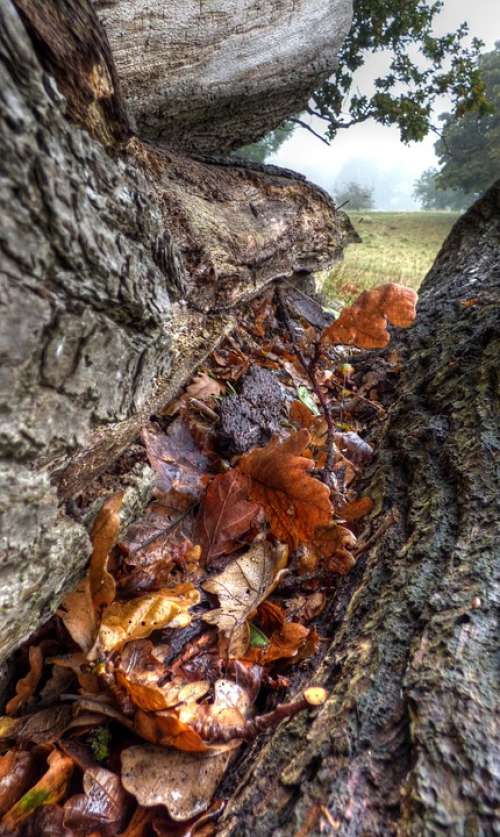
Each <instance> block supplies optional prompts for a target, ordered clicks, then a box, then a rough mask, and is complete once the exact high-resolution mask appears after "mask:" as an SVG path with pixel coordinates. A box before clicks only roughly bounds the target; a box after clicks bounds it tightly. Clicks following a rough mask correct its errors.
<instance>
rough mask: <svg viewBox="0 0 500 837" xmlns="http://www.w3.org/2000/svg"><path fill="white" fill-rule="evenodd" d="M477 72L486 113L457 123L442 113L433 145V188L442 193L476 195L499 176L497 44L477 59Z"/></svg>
mask: <svg viewBox="0 0 500 837" xmlns="http://www.w3.org/2000/svg"><path fill="white" fill-rule="evenodd" d="M479 69H480V72H481V76H482V78H483V80H484V83H485V89H486V95H487V96H488V99H489V100H490V102H491V105H492V107H491V109H490V112H489V113H486V114H483V115H482V116H478V115H477V114H472V113H466V114H464V115H462V116H461V117H460V118H459V119H456V118H455V117H454V115H453V114H451V113H445V114H443V115H442V116H441V117H440V118H441V121H442V123H443V127H442V129H441V138H440V139H439V140H438V142H436V144H435V150H436V154H437V156H438V159H439V162H440V164H441V168H440V170H439V172H438V173H437V175H436V184H437V185H438V187H439V188H442V189H455V190H460V191H462V193H470V194H476V195H479V194H481V193H482V192H484V191H485V190H486V189H487V188H488V186H490V185H491V184H492V183H493V181H494V180H496V178H497V177H498V175H499V173H500V41H497V43H496V44H495V49H494V50H492V51H491V52H486V53H484V54H483V55H481V57H480V59H479Z"/></svg>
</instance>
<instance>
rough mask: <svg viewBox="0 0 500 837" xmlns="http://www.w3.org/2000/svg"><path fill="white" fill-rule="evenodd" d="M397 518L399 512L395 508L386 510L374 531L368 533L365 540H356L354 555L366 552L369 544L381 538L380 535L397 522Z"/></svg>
mask: <svg viewBox="0 0 500 837" xmlns="http://www.w3.org/2000/svg"><path fill="white" fill-rule="evenodd" d="M398 520H399V512H398V510H397V509H391V510H390V511H388V512H387V514H386V515H385V516H384V519H383V520H382V522H381V524H380V526H379V527H378V528H377V529H376V530H375V532H373V533H372V534H371V535H370V537H369V538H367V539H366V540H365V541H358V543H357V544H356V547H355V549H354V554H355V555H356V557H357V556H358V555H361V553H362V552H366V550H367V549H368V548H369V547H370V546H372V544H373V543H375V541H378V539H379V538H381V537H382V535H383V534H385V532H387V530H388V529H390V528H391V526H393V525H394V524H395V523H397V522H398Z"/></svg>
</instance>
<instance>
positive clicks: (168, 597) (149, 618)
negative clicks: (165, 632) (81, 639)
mask: <svg viewBox="0 0 500 837" xmlns="http://www.w3.org/2000/svg"><path fill="white" fill-rule="evenodd" d="M199 601H200V594H199V593H198V591H197V590H196V589H195V588H194V587H193V585H192V584H178V585H177V586H176V587H171V588H165V589H164V590H159V591H158V592H157V593H149V594H147V595H145V596H139V597H138V598H136V599H131V600H130V601H128V602H114V603H113V604H112V605H110V606H109V607H107V608H106V610H105V611H104V612H103V614H102V619H101V624H100V626H99V632H98V634H97V639H96V642H95V645H94V647H93V648H92V650H91V651H90V653H89V655H88V658H89V660H95V659H97V658H98V657H99V656H100V655H102V654H105V653H107V652H110V651H115V650H116V649H119V648H121V647H122V646H123V645H125V643H126V642H129V641H130V640H132V639H143V638H145V637H147V636H149V635H150V634H151V633H152V632H153V631H157V630H159V629H160V628H165V627H166V626H167V625H168V626H169V627H171V628H179V627H185V626H186V625H189V623H190V621H191V614H190V613H189V608H191V607H192V606H193V605H196V604H198V602H199Z"/></svg>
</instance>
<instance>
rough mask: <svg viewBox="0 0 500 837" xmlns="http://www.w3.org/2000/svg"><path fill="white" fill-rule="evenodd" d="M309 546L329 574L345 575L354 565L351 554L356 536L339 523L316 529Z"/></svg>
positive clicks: (354, 561) (354, 560)
mask: <svg viewBox="0 0 500 837" xmlns="http://www.w3.org/2000/svg"><path fill="white" fill-rule="evenodd" d="M311 545H312V549H313V550H314V552H315V553H316V554H317V555H318V556H319V558H321V559H323V560H324V561H325V563H326V566H327V567H328V569H329V570H330V572H336V573H339V574H340V575H346V574H347V573H348V572H349V570H351V569H352V568H353V567H354V565H355V563H356V558H355V557H354V555H353V553H352V550H353V548H354V546H355V545H356V536H355V535H353V533H352V532H351V530H350V529H347V528H346V527H345V526H341V525H340V524H339V523H334V524H332V525H331V526H325V527H323V528H321V529H318V530H317V532H316V534H315V536H314V539H313V541H312V544H311Z"/></svg>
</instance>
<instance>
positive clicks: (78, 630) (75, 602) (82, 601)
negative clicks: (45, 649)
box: [57, 575, 114, 652]
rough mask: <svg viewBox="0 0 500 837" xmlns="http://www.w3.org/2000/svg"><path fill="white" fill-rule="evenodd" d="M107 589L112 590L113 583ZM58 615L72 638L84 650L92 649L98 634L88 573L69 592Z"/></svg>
mask: <svg viewBox="0 0 500 837" xmlns="http://www.w3.org/2000/svg"><path fill="white" fill-rule="evenodd" d="M113 586H114V581H113ZM107 589H108V590H111V585H108V587H107ZM57 615H58V616H59V618H60V619H61V621H62V623H63V625H64V627H65V628H66V630H67V631H68V633H69V635H70V637H71V639H72V640H73V641H74V642H76V644H77V645H78V646H79V647H80V648H81V649H82V651H85V652H87V651H90V649H91V648H92V645H93V644H94V640H95V638H96V634H97V618H96V613H95V607H94V602H93V601H92V593H91V590H90V578H89V576H88V575H86V576H85V578H82V580H81V581H80V583H79V585H78V587H77V588H76V590H73V592H72V593H68V595H67V596H66V597H65V599H64V601H63V602H62V604H61V607H60V609H59V610H58V611H57Z"/></svg>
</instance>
